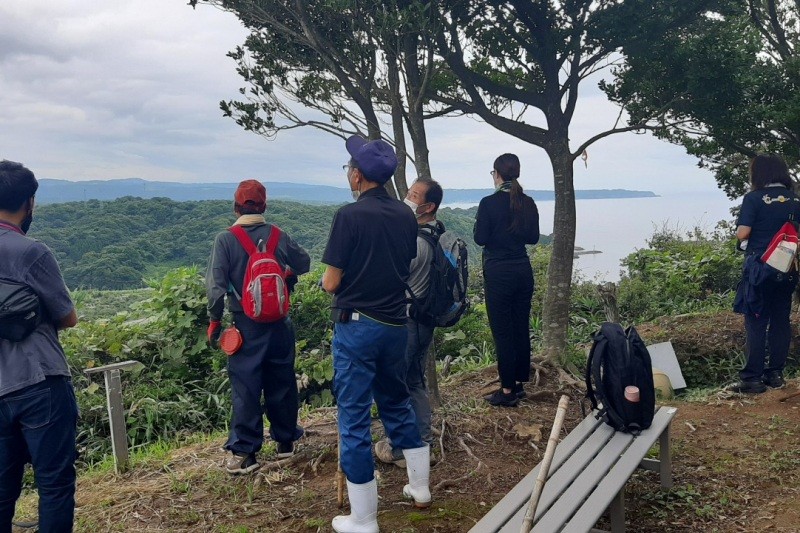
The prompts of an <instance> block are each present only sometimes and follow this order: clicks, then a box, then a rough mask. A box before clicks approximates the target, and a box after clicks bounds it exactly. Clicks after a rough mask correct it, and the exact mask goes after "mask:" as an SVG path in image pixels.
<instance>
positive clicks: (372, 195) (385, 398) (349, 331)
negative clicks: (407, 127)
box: [322, 135, 431, 533]
mask: <svg viewBox="0 0 800 533" xmlns="http://www.w3.org/2000/svg"><path fill="white" fill-rule="evenodd" d="M346 147H347V151H348V152H349V153H350V156H351V158H350V162H349V163H348V164H347V165H345V166H344V168H345V170H346V171H347V181H348V183H349V185H350V190H351V191H352V192H353V197H354V198H355V199H356V202H355V203H352V204H349V205H346V206H344V207H342V208H341V209H339V211H337V213H336V215H335V216H334V219H333V223H332V225H331V232H330V238H329V240H328V245H327V247H326V248H325V253H324V254H323V257H322V262H323V263H325V265H327V268H326V270H325V274H324V275H323V277H322V286H323V288H324V289H325V290H326V291H328V292H329V293H332V294H333V295H334V297H333V302H332V306H331V307H332V309H333V312H332V319H333V321H334V323H335V326H334V336H333V367H334V393H335V394H336V402H337V406H338V414H339V433H340V438H341V443H340V444H341V450H340V460H341V465H342V470H343V471H344V473H345V475H346V476H347V494H348V498H349V500H350V512H351V514H349V515H345V516H337V517H336V518H334V519H333V529H334V531H337V532H339V533H344V532H358V533H372V532H377V531H378V522H377V513H378V488H377V485H376V483H375V475H374V470H375V464H374V462H373V458H372V446H371V444H372V439H371V438H370V408H371V406H372V400H373V398H374V400H375V402H376V403H377V404H378V412H379V414H380V417H381V420H382V421H383V425H384V427H385V428H386V432H387V433H388V436H389V439H391V441H392V443H393V444H394V445H395V446H397V447H398V448H400V449H402V450H403V455H404V457H405V459H406V471H407V473H408V480H409V483H408V484H407V485H406V486H405V487H404V488H403V494H404V495H405V496H406V497H407V498H411V499H413V501H414V505H415V506H417V507H421V508H425V507H429V506H430V504H431V493H430V489H429V486H428V477H429V472H430V463H429V458H430V448H429V447H428V445H427V444H425V443H424V442H423V441H422V439H421V438H420V434H419V429H418V428H417V424H416V419H415V417H414V411H413V409H412V407H411V402H410V396H409V392H408V387H407V386H406V384H405V381H404V379H405V374H406V366H405V348H406V340H407V330H406V327H405V324H406V320H407V317H406V295H405V289H406V284H407V282H408V277H409V266H410V264H411V260H412V259H413V258H414V257H415V256H416V251H417V222H416V219H415V217H414V214H413V213H412V212H411V210H410V209H409V208H408V207H407V206H406V205H404V204H403V203H402V202H400V201H399V200H396V199H394V198H392V197H390V196H389V194H388V193H387V191H386V189H385V188H384V187H383V186H384V184H385V183H386V182H387V181H388V180H389V179H390V178H391V177H392V175H393V174H394V171H395V169H396V168H397V157H396V156H395V154H394V150H392V147H391V146H390V145H389V144H388V143H387V142H385V141H383V140H380V139H379V140H374V141H367V140H366V139H364V138H362V137H360V136H357V135H355V136H353V137H350V138H349V139H348V140H347V143H346Z"/></svg>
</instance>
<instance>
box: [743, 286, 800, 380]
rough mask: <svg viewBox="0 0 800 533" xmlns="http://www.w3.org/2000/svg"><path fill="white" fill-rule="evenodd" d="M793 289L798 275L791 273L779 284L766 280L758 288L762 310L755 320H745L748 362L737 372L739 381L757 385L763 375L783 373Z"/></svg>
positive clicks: (748, 316)
mask: <svg viewBox="0 0 800 533" xmlns="http://www.w3.org/2000/svg"><path fill="white" fill-rule="evenodd" d="M796 286H797V272H790V273H789V274H787V275H785V277H784V278H783V279H781V280H780V281H773V280H769V281H766V282H764V284H763V285H760V286H759V287H758V290H760V291H761V297H762V298H763V302H764V310H763V312H762V313H761V314H760V315H759V316H758V317H756V316H754V315H751V314H746V315H745V316H744V328H745V332H746V333H747V345H746V355H747V362H746V363H745V366H744V368H743V369H742V370H741V372H739V377H740V378H741V380H742V381H760V380H761V377H762V375H764V374H766V373H768V372H772V371H775V372H778V373H779V374H781V373H783V368H784V367H785V366H786V358H787V356H788V355H789V342H790V341H791V337H792V328H791V325H790V324H789V314H790V313H791V310H792V293H793V292H794V288H795V287H796ZM767 347H769V358H767V353H768V352H767Z"/></svg>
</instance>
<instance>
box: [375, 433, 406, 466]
mask: <svg viewBox="0 0 800 533" xmlns="http://www.w3.org/2000/svg"><path fill="white" fill-rule="evenodd" d="M398 452H399V453H397V454H396V453H394V451H393V450H392V443H391V442H389V439H381V440H379V441H378V442H376V443H375V457H377V458H378V461H380V462H381V463H384V464H387V465H394V466H396V467H398V468H405V467H406V458H405V457H404V456H403V452H402V450H398Z"/></svg>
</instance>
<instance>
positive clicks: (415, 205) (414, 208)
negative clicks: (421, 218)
mask: <svg viewBox="0 0 800 533" xmlns="http://www.w3.org/2000/svg"><path fill="white" fill-rule="evenodd" d="M403 203H404V204H406V205H407V206H408V207H410V208H411V210H412V211H414V214H415V215H416V214H417V209H419V204H415V203H414V202H412V201H411V200H409V199H408V198H406V199H404V200H403Z"/></svg>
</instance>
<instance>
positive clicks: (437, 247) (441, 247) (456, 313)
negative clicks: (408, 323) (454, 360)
mask: <svg viewBox="0 0 800 533" xmlns="http://www.w3.org/2000/svg"><path fill="white" fill-rule="evenodd" d="M444 231H445V230H444V224H442V223H441V222H439V221H437V222H436V229H432V228H430V227H425V226H421V227H420V228H419V232H418V235H419V236H420V237H422V238H423V239H425V241H426V242H427V243H428V244H430V245H431V247H432V248H433V257H432V259H431V263H430V274H429V283H428V292H427V293H426V294H425V296H423V297H422V298H416V297H414V296H412V304H411V311H410V315H411V318H413V319H414V320H417V321H418V322H421V323H423V324H427V325H429V326H437V327H450V326H453V325H455V324H456V323H457V322H458V321H459V320H460V319H461V316H462V315H463V314H464V312H465V311H466V310H467V309H468V308H469V299H468V298H467V279H468V271H467V245H466V243H465V242H464V241H463V240H461V239H459V238H455V239H453V240H452V242H450V243H446V242H444V241H442V242H440V238H441V236H442V234H443V233H444ZM445 240H449V239H445ZM445 246H446V248H445ZM409 292H410V291H409Z"/></svg>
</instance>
